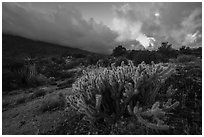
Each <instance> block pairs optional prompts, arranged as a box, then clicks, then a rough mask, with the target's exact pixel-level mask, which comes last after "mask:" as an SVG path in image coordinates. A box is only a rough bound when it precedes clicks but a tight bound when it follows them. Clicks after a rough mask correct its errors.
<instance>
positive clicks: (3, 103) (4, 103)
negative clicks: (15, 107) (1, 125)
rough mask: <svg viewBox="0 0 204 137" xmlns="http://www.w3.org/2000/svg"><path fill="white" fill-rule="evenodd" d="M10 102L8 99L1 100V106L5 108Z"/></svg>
mask: <svg viewBox="0 0 204 137" xmlns="http://www.w3.org/2000/svg"><path fill="white" fill-rule="evenodd" d="M10 104H11V102H10V101H8V100H2V108H3V109H5V108H6V107H8V106H9V105H10Z"/></svg>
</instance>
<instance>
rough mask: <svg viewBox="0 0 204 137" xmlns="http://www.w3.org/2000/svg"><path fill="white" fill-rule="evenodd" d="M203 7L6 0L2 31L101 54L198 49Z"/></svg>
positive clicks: (183, 4)
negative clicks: (166, 45) (164, 47)
mask: <svg viewBox="0 0 204 137" xmlns="http://www.w3.org/2000/svg"><path fill="white" fill-rule="evenodd" d="M41 5H43V6H41ZM47 5H49V6H47ZM50 5H51V6H50ZM201 5H202V4H201V3H103V4H102V3H94V4H93V3H90V4H89V3H80V4H78V3H42V4H41V3H37V6H36V3H5V2H4V3H3V4H2V29H3V33H9V34H14V35H20V36H23V37H27V38H31V39H34V40H41V41H47V42H52V43H56V44H61V45H64V46H70V47H75V48H80V49H84V50H88V51H93V52H98V53H111V51H112V49H113V48H114V47H115V46H117V45H118V44H123V46H125V47H126V48H127V49H143V47H145V48H149V46H151V47H153V48H154V49H157V48H158V47H159V46H160V43H161V42H163V41H168V42H170V43H172V44H173V46H174V47H175V48H179V47H181V46H182V45H187V46H191V47H197V46H201V41H202V31H201V30H202V7H201ZM40 6H41V8H39V7H40Z"/></svg>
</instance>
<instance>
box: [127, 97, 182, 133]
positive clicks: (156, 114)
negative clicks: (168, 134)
mask: <svg viewBox="0 0 204 137" xmlns="http://www.w3.org/2000/svg"><path fill="white" fill-rule="evenodd" d="M178 105H179V102H178V101H176V102H174V103H173V104H172V99H169V100H168V101H167V102H166V103H165V104H163V108H159V106H160V102H155V103H154V104H153V105H152V107H151V109H147V110H145V111H144V110H143V108H142V107H139V102H138V103H137V105H136V106H135V107H134V108H133V110H131V108H130V106H128V112H129V113H130V114H131V115H134V116H135V117H136V118H137V120H138V122H139V123H141V124H142V125H145V126H146V127H148V128H151V129H154V130H168V129H169V128H170V127H169V126H168V125H167V124H164V121H163V120H162V119H163V118H164V117H165V115H166V113H167V110H171V109H174V108H175V107H177V106H178ZM143 117H149V118H150V117H152V119H153V122H149V121H148V120H147V119H144V118H143Z"/></svg>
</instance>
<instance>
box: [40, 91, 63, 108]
mask: <svg viewBox="0 0 204 137" xmlns="http://www.w3.org/2000/svg"><path fill="white" fill-rule="evenodd" d="M65 106H66V99H65V96H64V95H63V94H59V95H58V97H57V98H49V99H47V100H45V101H43V102H42V105H41V106H40V108H39V111H40V112H46V111H55V110H58V109H63V108H65Z"/></svg>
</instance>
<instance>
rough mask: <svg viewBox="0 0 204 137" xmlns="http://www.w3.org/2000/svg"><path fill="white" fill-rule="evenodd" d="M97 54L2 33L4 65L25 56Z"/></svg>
mask: <svg viewBox="0 0 204 137" xmlns="http://www.w3.org/2000/svg"><path fill="white" fill-rule="evenodd" d="M73 54H83V55H96V54H95V53H91V52H88V51H84V50H81V49H77V48H71V47H67V46H66V47H65V46H62V45H57V44H52V43H47V42H42V41H35V40H31V39H27V38H23V37H19V36H14V35H8V34H3V35H2V56H3V57H2V58H3V66H4V65H6V64H8V63H9V62H11V61H13V60H14V59H15V60H18V59H22V58H24V57H38V58H40V57H53V56H61V55H73Z"/></svg>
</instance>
